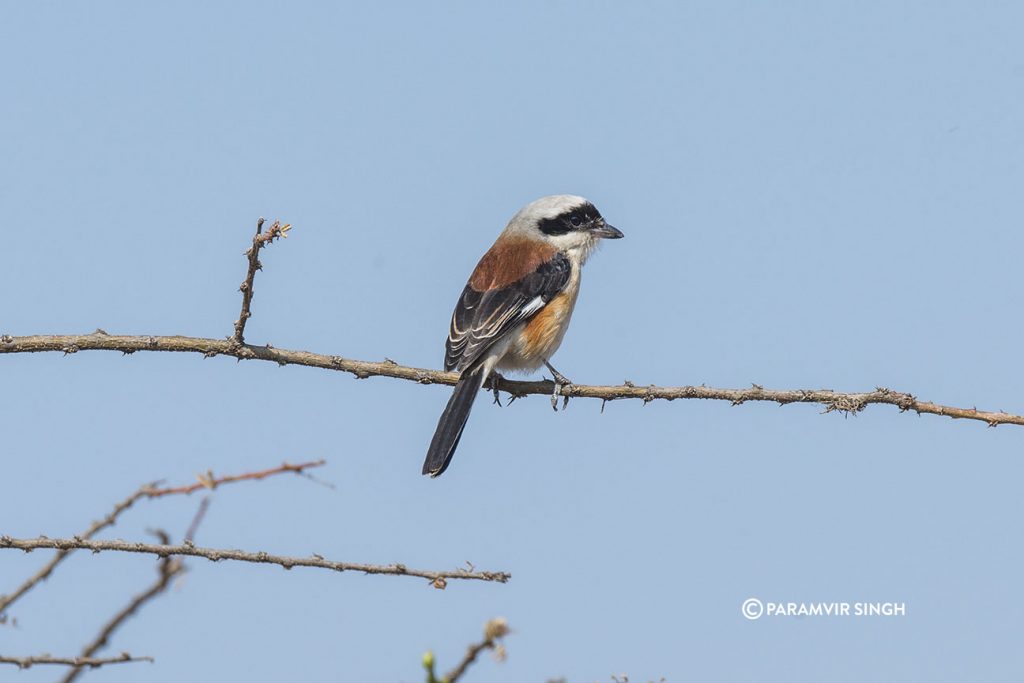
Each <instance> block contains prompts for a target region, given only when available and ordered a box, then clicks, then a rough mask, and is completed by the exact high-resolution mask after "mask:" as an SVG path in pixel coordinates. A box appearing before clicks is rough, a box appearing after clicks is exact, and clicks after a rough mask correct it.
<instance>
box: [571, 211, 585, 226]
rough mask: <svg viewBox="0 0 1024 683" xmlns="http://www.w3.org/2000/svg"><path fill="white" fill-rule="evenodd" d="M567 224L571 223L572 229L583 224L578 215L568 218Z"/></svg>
mask: <svg viewBox="0 0 1024 683" xmlns="http://www.w3.org/2000/svg"><path fill="white" fill-rule="evenodd" d="M569 222H570V223H572V225H573V227H574V228H578V227H580V225H582V224H583V219H582V218H580V216H579V214H576V213H574V214H573V215H571V216H569Z"/></svg>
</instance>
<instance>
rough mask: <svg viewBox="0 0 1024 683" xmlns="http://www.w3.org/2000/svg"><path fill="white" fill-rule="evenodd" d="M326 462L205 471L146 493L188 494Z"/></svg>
mask: <svg viewBox="0 0 1024 683" xmlns="http://www.w3.org/2000/svg"><path fill="white" fill-rule="evenodd" d="M325 464H327V461H326V460H311V461H309V462H300V463H298V464H297V465H292V464H291V463H287V462H285V463H281V464H280V465H278V466H277V467H271V468H269V469H266V470H260V471H258V472H246V473H245V474H232V475H227V476H223V477H214V476H213V473H212V472H207V473H206V474H204V475H200V476H199V477H198V479H199V481H197V482H196V483H194V484H189V485H187V486H177V487H174V488H166V489H158V488H150V489H149V490H148V491H147V492H146V495H147V496H149V497H150V498H160V497H161V496H171V495H175V494H181V493H184V494H189V493H193V492H195V491H199V490H203V489H206V490H213V489H215V488H217V487H218V486H220V485H221V484H233V483H235V482H239V481H250V480H254V479H266V478H267V477H270V476H273V475H275V474H284V473H286V472H294V473H295V474H302V473H303V472H305V471H306V470H308V469H311V468H313V467H321V466H323V465H325Z"/></svg>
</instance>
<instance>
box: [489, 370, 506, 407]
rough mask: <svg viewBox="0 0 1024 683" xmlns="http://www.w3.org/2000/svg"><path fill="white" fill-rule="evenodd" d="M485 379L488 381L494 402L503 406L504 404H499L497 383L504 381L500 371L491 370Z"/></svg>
mask: <svg viewBox="0 0 1024 683" xmlns="http://www.w3.org/2000/svg"><path fill="white" fill-rule="evenodd" d="M487 381H488V382H490V385H491V391H492V392H493V393H494V402H495V403H497V404H498V406H499V407H501V408H504V407H505V406H503V405H501V394H500V393H499V392H498V384H499V383H500V382H504V381H505V378H504V376H502V374H501V373H500V372H492V373H491V376H490V377H488V378H487Z"/></svg>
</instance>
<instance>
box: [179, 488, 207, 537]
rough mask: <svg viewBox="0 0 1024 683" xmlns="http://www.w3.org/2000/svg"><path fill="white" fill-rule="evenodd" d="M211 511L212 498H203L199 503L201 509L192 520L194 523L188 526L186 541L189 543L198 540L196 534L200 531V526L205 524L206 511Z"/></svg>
mask: <svg viewBox="0 0 1024 683" xmlns="http://www.w3.org/2000/svg"><path fill="white" fill-rule="evenodd" d="M209 509H210V496H203V499H202V500H201V501H199V509H198V510H196V514H195V516H194V517H193V518H192V522H191V523H190V524H189V525H188V530H187V531H186V532H185V540H186V541H188V542H189V543H191V542H192V541H194V540H196V532H197V531H199V525H200V524H202V523H203V519H204V518H205V517H206V511H207V510H209Z"/></svg>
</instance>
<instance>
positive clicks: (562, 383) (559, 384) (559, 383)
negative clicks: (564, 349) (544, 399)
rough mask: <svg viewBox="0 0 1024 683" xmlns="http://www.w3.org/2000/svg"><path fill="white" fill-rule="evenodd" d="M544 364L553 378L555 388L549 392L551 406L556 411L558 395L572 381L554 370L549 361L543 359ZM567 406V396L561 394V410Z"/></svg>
mask: <svg viewBox="0 0 1024 683" xmlns="http://www.w3.org/2000/svg"><path fill="white" fill-rule="evenodd" d="M544 365H545V367H547V369H548V370H550V371H551V376H552V377H553V378H554V382H555V390H554V391H553V392H551V408H552V409H553V410H554V411H555V412H558V397H559V396H562V388H563V387H568V386H570V385H572V381H571V380H570V379H569V378H568V377H566V376H565V375H563V374H562V373H560V372H559V371H558V370H555V369H554V368H553V367H552V366H551V363H549V362H547V361H546V360H545V361H544ZM568 406H569V397H568V396H562V410H565V409H566V408H567V407H568Z"/></svg>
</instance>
